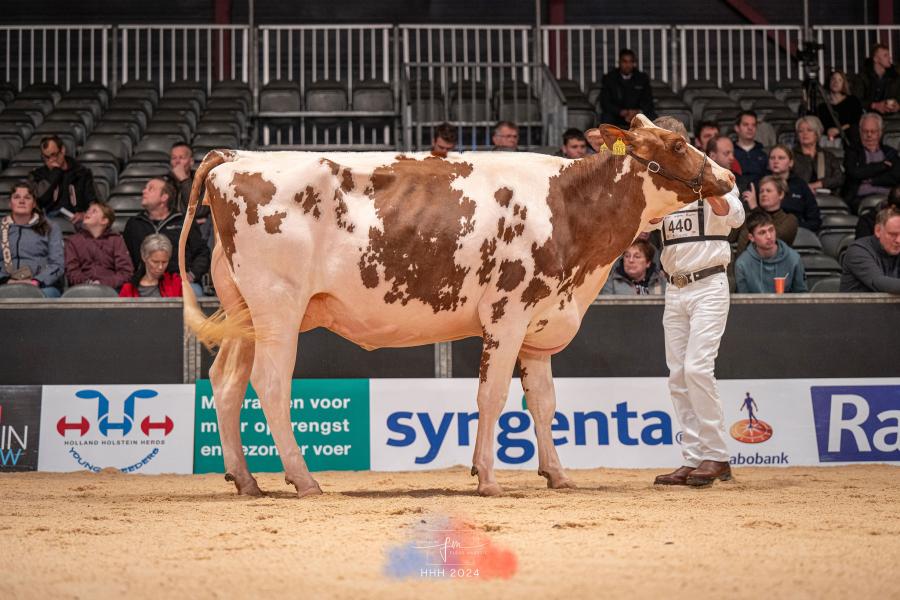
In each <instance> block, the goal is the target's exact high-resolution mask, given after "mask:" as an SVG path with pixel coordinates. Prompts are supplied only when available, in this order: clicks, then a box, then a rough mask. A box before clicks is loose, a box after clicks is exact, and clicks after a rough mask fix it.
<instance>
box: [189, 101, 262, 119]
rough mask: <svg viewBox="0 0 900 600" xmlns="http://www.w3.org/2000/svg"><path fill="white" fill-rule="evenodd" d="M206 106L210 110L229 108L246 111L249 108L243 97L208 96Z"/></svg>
mask: <svg viewBox="0 0 900 600" xmlns="http://www.w3.org/2000/svg"><path fill="white" fill-rule="evenodd" d="M206 108H208V109H211V110H230V111H234V112H242V113H248V112H250V108H249V106H248V105H247V103H246V102H245V101H244V99H243V98H210V99H209V102H207V103H206ZM201 116H202V115H201Z"/></svg>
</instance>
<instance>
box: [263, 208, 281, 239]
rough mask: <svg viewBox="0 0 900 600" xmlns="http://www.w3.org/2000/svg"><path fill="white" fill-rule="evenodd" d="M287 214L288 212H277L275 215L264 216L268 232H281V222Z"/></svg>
mask: <svg viewBox="0 0 900 600" xmlns="http://www.w3.org/2000/svg"><path fill="white" fill-rule="evenodd" d="M286 216H287V213H286V212H277V213H275V214H273V215H266V216H264V217H263V224H264V225H265V226H266V233H271V234H275V233H281V222H282V221H283V220H284V218H285V217H286Z"/></svg>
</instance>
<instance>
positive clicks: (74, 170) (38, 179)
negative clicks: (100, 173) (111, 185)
mask: <svg viewBox="0 0 900 600" xmlns="http://www.w3.org/2000/svg"><path fill="white" fill-rule="evenodd" d="M41 158H42V159H43V161H44V166H43V167H38V168H36V169H35V170H33V171H32V172H31V173H30V174H29V176H28V179H29V180H30V181H31V183H32V184H33V185H34V187H35V189H36V190H37V194H38V197H37V202H38V206H40V207H41V209H42V210H43V211H44V214H45V215H47V216H48V217H54V216H56V215H58V214H60V213H62V214H64V215H65V216H67V217H69V218H70V219H71V220H72V222H73V223H78V222H80V221H81V220H82V219H83V218H84V213H85V211H87V209H88V206H90V204H91V202H95V201H96V200H97V190H96V189H95V188H94V175H93V174H92V173H91V171H90V170H89V169H87V168H86V167H83V166H81V165H80V164H79V163H78V162H77V161H76V160H75V159H74V158H69V157H67V156H66V146H65V144H63V142H62V140H61V139H59V137H57V136H55V135H51V136H47V137H45V138H44V139H42V140H41Z"/></svg>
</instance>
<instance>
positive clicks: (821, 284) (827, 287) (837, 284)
mask: <svg viewBox="0 0 900 600" xmlns="http://www.w3.org/2000/svg"><path fill="white" fill-rule="evenodd" d="M809 291H810V292H812V293H813V294H836V293H838V292H840V291H841V278H840V277H837V276H831V277H824V278H822V279H818V280H817V281H816V282H815V283H814V284H813V285H812V286H811V287H810V288H809Z"/></svg>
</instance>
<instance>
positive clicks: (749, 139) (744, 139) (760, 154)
mask: <svg viewBox="0 0 900 600" xmlns="http://www.w3.org/2000/svg"><path fill="white" fill-rule="evenodd" d="M756 123H757V118H756V113H755V112H753V111H752V110H742V111H741V112H740V113H739V114H738V117H737V121H736V122H735V125H734V131H735V132H736V133H737V143H736V144H735V146H734V157H735V158H736V159H737V161H738V164H740V165H741V174H743V175H746V176H747V177H748V178H749V180H750V181H751V182H752V183H753V184H754V185H755V184H756V182H757V181H759V180H760V178H761V177H762V176H763V175H765V174H766V164H767V162H768V157H767V156H766V151H765V150H764V149H763V145H762V144H760V143H759V142H757V141H756Z"/></svg>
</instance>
